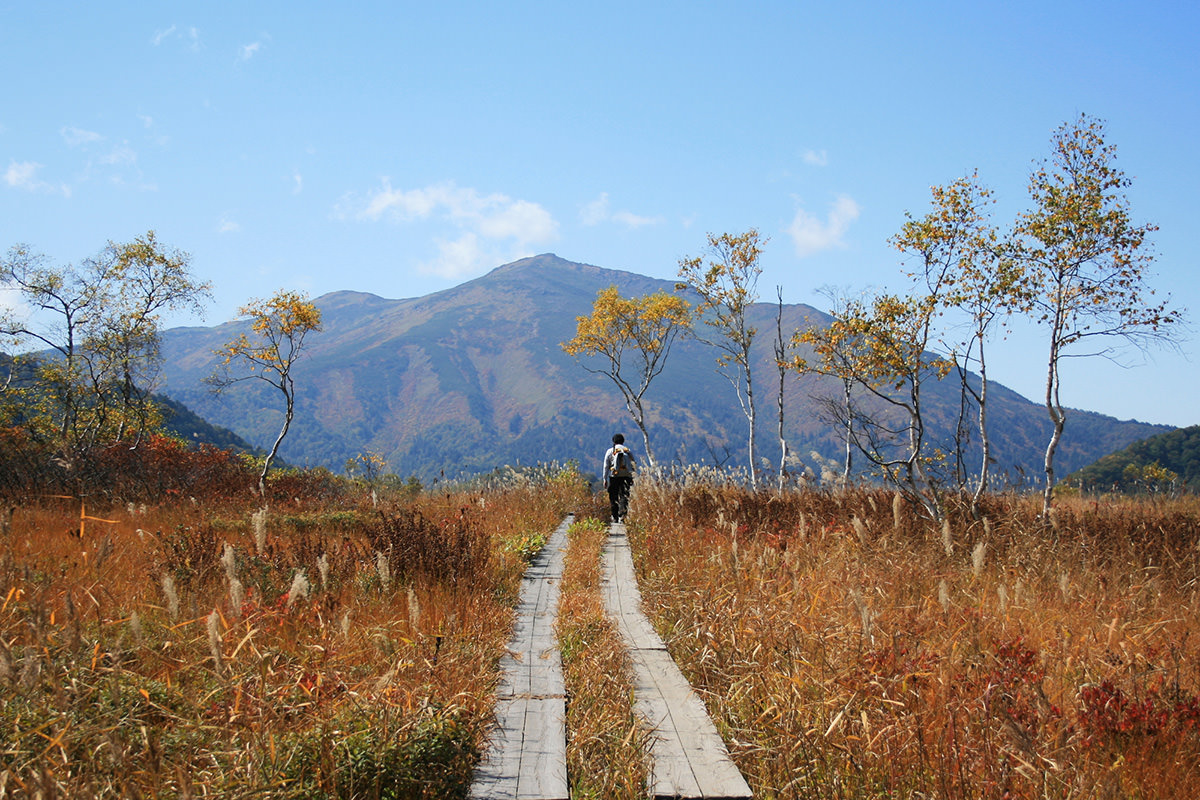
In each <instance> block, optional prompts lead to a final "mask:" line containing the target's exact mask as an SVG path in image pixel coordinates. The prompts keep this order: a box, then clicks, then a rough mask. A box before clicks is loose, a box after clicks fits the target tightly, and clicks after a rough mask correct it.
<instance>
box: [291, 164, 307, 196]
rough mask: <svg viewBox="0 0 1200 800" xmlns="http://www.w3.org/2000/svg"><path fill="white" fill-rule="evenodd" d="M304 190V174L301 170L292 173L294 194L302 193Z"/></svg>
mask: <svg viewBox="0 0 1200 800" xmlns="http://www.w3.org/2000/svg"><path fill="white" fill-rule="evenodd" d="M303 191H304V176H303V175H301V174H300V172H299V170H297V171H296V172H293V173H292V194H300V193H301V192H303Z"/></svg>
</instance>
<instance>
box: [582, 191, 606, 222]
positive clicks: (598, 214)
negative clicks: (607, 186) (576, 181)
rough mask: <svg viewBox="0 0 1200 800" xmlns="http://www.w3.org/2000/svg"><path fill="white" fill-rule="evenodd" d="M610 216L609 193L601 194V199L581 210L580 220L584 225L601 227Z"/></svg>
mask: <svg viewBox="0 0 1200 800" xmlns="http://www.w3.org/2000/svg"><path fill="white" fill-rule="evenodd" d="M608 214H609V211H608V192H601V193H600V196H599V197H597V198H596V199H595V200H593V201H592V202H590V203H588V204H587V205H585V206H584V207H583V208H581V209H580V210H579V220H580V222H582V223H583V224H584V225H588V226H591V225H599V224H600V223H601V222H604V220H606V219H608Z"/></svg>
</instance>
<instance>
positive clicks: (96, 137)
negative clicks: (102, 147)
mask: <svg viewBox="0 0 1200 800" xmlns="http://www.w3.org/2000/svg"><path fill="white" fill-rule="evenodd" d="M59 133H60V134H61V135H62V138H63V141H64V142H66V143H67V145H68V146H70V147H79V146H80V145H85V144H91V143H92V142H98V141H100V140H101V139H103V138H104V137H103V136H101V135H100V134H98V133H96V132H95V131H85V130H83V129H82V128H76V127H75V126H74V125H67V126H65V127H63V128H62V130H60V131H59Z"/></svg>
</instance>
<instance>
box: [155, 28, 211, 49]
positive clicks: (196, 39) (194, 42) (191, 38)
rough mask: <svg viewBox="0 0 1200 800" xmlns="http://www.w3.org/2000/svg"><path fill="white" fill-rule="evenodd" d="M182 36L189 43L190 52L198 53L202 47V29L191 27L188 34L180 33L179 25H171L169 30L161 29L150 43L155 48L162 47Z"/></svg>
mask: <svg viewBox="0 0 1200 800" xmlns="http://www.w3.org/2000/svg"><path fill="white" fill-rule="evenodd" d="M176 36H180V37H182V38H183V39H184V41H185V42H186V43H187V47H188V49H189V50H191V51H193V52H196V51H199V50H200V48H201V45H200V29H199V28H196V27H195V26H192V27H189V28H188V29H187V31H186V32H180V30H179V26H178V25H171V26H170V27H168V28H160V29H159V30H156V31H155V32H154V35H153V36H151V37H150V43H151V44H152V45H154V46H155V47H158V46H160V45H161V44H162V43H163V42H165V41H167V40H168V39H173V38H175V37H176Z"/></svg>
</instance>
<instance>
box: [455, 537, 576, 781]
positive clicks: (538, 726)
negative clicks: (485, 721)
mask: <svg viewBox="0 0 1200 800" xmlns="http://www.w3.org/2000/svg"><path fill="white" fill-rule="evenodd" d="M571 521H572V517H567V518H566V519H565V520H563V523H562V524H561V525H559V526H558V528H557V529H556V530H555V531H554V533H553V534H552V535H551V536H550V540H549V541H548V542H547V543H546V546H545V547H543V548H542V551H541V552H540V553H539V554H538V555H537V557H536V558H534V560H533V562H532V563H530V565H529V568H528V569H526V570H525V577H524V578H523V579H522V581H521V598H520V601H519V602H518V604H517V621H516V625H515V626H514V628H513V636H512V640H511V642H510V644H509V650H508V653H507V654H506V655H505V656H504V658H502V659H501V662H500V666H501V668H502V669H503V670H504V675H503V678H502V679H501V683H500V688H499V690H498V692H497V696H496V729H495V731H494V733H493V734H492V741H491V747H490V748H489V749H488V751H487V753H485V754H484V757H483V760H482V761H481V762H480V765H479V768H478V769H477V770H476V772H475V780H474V783H473V784H472V786H471V797H472V798H479V799H480V800H482V799H483V798H488V800H492V799H493V798H494V799H495V800H567V692H566V689H565V687H564V685H563V677H562V658H561V656H560V655H559V651H558V640H557V638H556V637H555V633H554V621H555V619H556V618H557V616H558V595H559V586H560V582H561V579H562V568H563V552H564V551H565V550H566V547H567V528H568V527H569V526H570V524H571Z"/></svg>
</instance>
